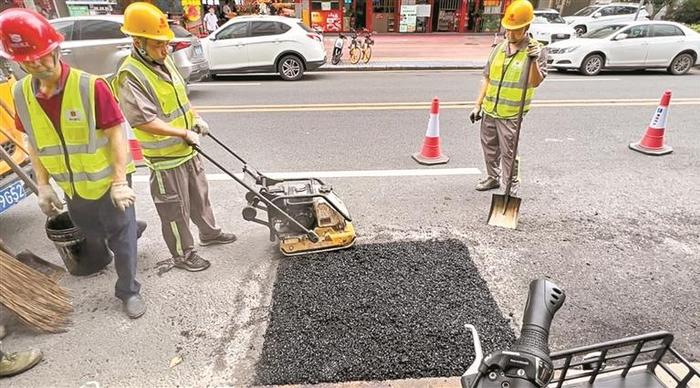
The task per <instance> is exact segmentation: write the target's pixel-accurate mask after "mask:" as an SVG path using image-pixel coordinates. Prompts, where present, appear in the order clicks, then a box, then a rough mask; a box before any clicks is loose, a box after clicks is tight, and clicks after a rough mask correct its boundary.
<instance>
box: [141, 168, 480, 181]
mask: <svg viewBox="0 0 700 388" xmlns="http://www.w3.org/2000/svg"><path fill="white" fill-rule="evenodd" d="M479 174H481V171H479V169H478V168H472V167H466V168H438V169H434V170H433V169H427V168H426V169H415V170H359V171H301V172H270V173H265V175H267V176H268V177H270V178H274V179H296V178H308V177H313V178H383V177H421V176H454V175H479ZM235 175H236V177H238V178H242V177H243V174H242V173H238V174H235ZM207 179H208V180H210V181H229V180H232V178H231V177H229V176H228V175H226V174H207ZM148 181H149V177H148V175H135V176H134V182H138V183H144V182H148Z"/></svg>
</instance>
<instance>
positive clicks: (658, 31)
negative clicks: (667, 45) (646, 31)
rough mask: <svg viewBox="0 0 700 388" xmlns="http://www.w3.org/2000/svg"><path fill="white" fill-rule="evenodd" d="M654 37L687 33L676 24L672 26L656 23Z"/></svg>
mask: <svg viewBox="0 0 700 388" xmlns="http://www.w3.org/2000/svg"><path fill="white" fill-rule="evenodd" d="M653 29H654V35H653V36H654V37H655V38H657V37H663V36H683V35H685V34H684V33H683V30H681V29H680V28H678V27H676V26H672V25H670V24H656V25H654V28H653Z"/></svg>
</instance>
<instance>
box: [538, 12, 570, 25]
mask: <svg viewBox="0 0 700 388" xmlns="http://www.w3.org/2000/svg"><path fill="white" fill-rule="evenodd" d="M533 23H535V24H550V23H551V24H557V23H560V24H564V23H566V22H565V21H564V19H562V17H561V16H559V14H558V13H554V12H544V13H536V14H535V20H533Z"/></svg>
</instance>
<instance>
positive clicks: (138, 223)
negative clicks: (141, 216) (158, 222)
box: [136, 220, 148, 239]
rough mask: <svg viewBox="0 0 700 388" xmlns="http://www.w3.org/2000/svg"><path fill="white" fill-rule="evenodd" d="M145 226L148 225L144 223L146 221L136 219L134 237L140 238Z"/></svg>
mask: <svg viewBox="0 0 700 388" xmlns="http://www.w3.org/2000/svg"><path fill="white" fill-rule="evenodd" d="M146 227H148V224H146V221H138V220H137V221H136V238H137V239H138V238H141V236H142V235H143V231H144V230H146Z"/></svg>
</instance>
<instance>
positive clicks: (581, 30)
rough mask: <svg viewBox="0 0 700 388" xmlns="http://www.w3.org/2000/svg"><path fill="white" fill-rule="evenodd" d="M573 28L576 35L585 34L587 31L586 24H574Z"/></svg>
mask: <svg viewBox="0 0 700 388" xmlns="http://www.w3.org/2000/svg"><path fill="white" fill-rule="evenodd" d="M574 30H575V31H576V35H579V36H581V35H583V34H585V33H586V31H588V29H586V26H576V27H574Z"/></svg>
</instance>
